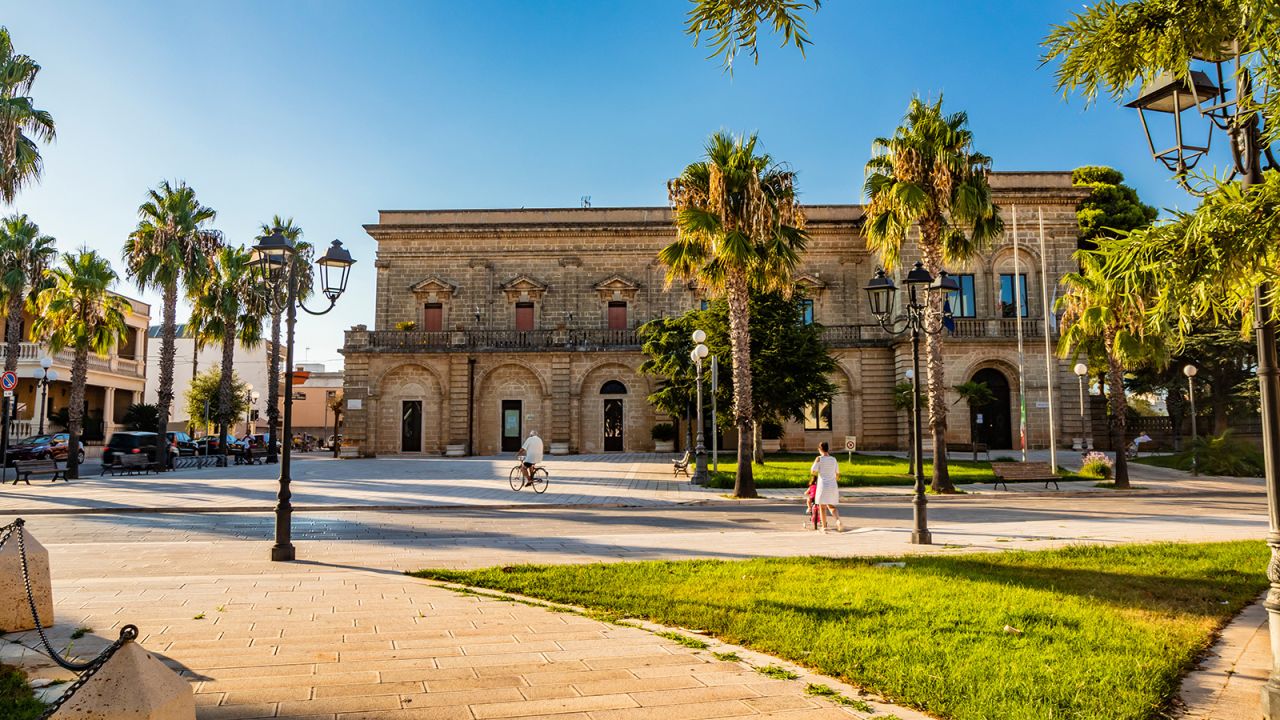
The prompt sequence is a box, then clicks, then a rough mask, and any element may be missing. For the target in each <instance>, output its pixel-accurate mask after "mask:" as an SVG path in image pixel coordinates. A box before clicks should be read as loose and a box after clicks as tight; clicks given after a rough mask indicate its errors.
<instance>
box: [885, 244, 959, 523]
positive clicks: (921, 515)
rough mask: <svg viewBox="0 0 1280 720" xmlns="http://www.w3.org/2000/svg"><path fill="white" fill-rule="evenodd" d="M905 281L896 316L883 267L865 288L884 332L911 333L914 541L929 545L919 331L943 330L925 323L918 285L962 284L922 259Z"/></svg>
mask: <svg viewBox="0 0 1280 720" xmlns="http://www.w3.org/2000/svg"><path fill="white" fill-rule="evenodd" d="M906 284H907V304H906V306H905V307H904V308H903V310H904V311H905V313H904V315H903V317H901V318H898V319H897V320H891V319H890V315H891V313H892V310H893V297H894V294H895V293H896V292H897V291H898V288H897V286H896V285H894V284H893V280H890V279H889V277H888V276H887V275H885V272H884V269H883V268H882V269H879V270H876V274H875V277H873V278H872V279H871V281H870V282H868V283H867V286H866V288H865V290H866V291H867V298H868V300H869V303H868V304H869V306H870V308H871V314H872V315H874V316H875V318H876V321H877V322H879V323H880V327H882V328H884V330H885V332H887V333H889V334H890V335H901V334H903V333H907V332H909V333H911V376H912V378H911V434H912V435H913V437H912V442H911V446H912V447H911V462H912V464H913V465H915V488H914V489H915V497H914V498H913V499H912V508H913V520H914V522H913V527H912V530H911V542H912V544H915V545H930V544H932V543H933V534H932V533H931V532H929V519H928V511H927V506H928V504H929V501H928V499H926V498H925V485H924V468H923V465H924V439H923V438H922V437H921V433H922V431H923V428H922V427H921V422H920V334H921V333H925V334H928V335H934V334H937V333H940V332H942V330H943V327H942V325H941V324H939V326H938V327H935V328H930V327H929V326H928V325H927V324H926V320H927V318H926V311H927V310H928V307H929V301H928V300H927V299H925V300H924V301H923V302H922V301H921V298H920V297H919V294H918V292H917V288H918V287H924V288H925V291H926V293H948V292H955V291H956V290H959V289H960V285H959V283H957V282H956V281H955V280H954V279H953V278H952V277H951V276H950V275H948V274H947V273H946V272H943V271H940V272H939V273H938V277H937V278H936V279H935V278H934V277H933V276H932V275H930V274H929V271H928V270H926V269H925V268H924V264H923V263H919V262H917V263H916V264H915V266H914V267H912V268H911V271H910V272H908V273H907V278H906ZM944 320H945V316H944ZM898 321H901V322H902V323H903V325H902V327H901V328H899V327H896V325H895V323H897V322H898Z"/></svg>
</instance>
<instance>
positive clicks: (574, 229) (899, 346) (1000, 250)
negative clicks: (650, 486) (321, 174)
mask: <svg viewBox="0 0 1280 720" xmlns="http://www.w3.org/2000/svg"><path fill="white" fill-rule="evenodd" d="M991 183H992V186H993V188H994V190H995V194H996V201H997V202H998V203H999V204H1000V205H1001V207H1002V211H1003V214H1004V217H1005V225H1006V233H1005V237H1004V239H1003V240H1002V241H1001V242H999V243H997V244H996V245H995V246H994V247H992V248H991V249H990V250H989V251H988V252H986V253H984V254H983V255H982V256H981V257H979V258H977V259H976V260H974V261H973V262H971V263H970V265H969V266H968V267H953V268H947V269H948V270H949V271H950V272H952V273H953V274H955V275H956V277H957V280H958V281H959V283H960V284H961V291H960V292H959V293H956V294H955V295H953V296H952V297H951V299H950V302H951V305H952V311H953V313H954V315H955V330H954V332H953V333H949V334H948V335H947V336H946V339H945V340H944V346H945V348H946V351H945V353H946V365H947V378H946V384H947V386H948V387H952V386H954V385H956V384H959V383H962V382H965V381H968V380H975V379H976V380H981V381H984V382H987V383H988V384H989V385H990V386H991V387H992V389H993V390H994V392H995V395H996V400H995V401H994V402H993V403H991V405H989V406H988V407H985V408H977V409H975V410H974V412H973V413H972V415H971V414H970V412H969V410H968V409H967V408H965V407H964V406H963V404H961V405H954V404H952V405H951V412H950V417H949V429H948V439H949V440H954V441H956V442H965V441H968V440H969V439H970V437H971V436H974V437H976V438H977V439H978V440H979V441H985V442H986V443H987V444H988V445H990V446H991V447H992V448H993V449H999V448H1010V447H1014V446H1015V444H1016V443H1017V441H1018V427H1019V425H1018V404H1017V403H1018V387H1019V372H1018V369H1019V352H1018V347H1017V334H1018V329H1019V327H1018V326H1019V324H1021V329H1022V332H1023V335H1024V342H1023V348H1024V352H1023V353H1022V356H1023V362H1022V363H1021V366H1022V385H1023V388H1024V392H1025V398H1026V406H1027V408H1028V410H1027V412H1028V437H1029V441H1030V443H1031V444H1032V445H1033V446H1035V445H1038V446H1041V447H1044V446H1046V445H1047V443H1048V431H1049V409H1048V405H1049V397H1048V388H1049V386H1050V384H1051V383H1052V386H1053V388H1054V391H1055V397H1054V401H1055V402H1054V403H1053V404H1054V408H1053V412H1054V415H1055V416H1056V419H1057V423H1056V426H1057V428H1058V438H1059V442H1060V444H1066V445H1069V444H1070V439H1071V438H1072V437H1081V436H1084V435H1086V434H1087V431H1085V430H1084V427H1085V425H1084V423H1083V422H1082V419H1081V416H1080V405H1079V400H1078V395H1077V393H1076V378H1075V376H1074V375H1072V374H1071V370H1070V363H1068V362H1066V361H1060V360H1057V359H1056V358H1052V357H1050V358H1048V363H1047V364H1046V356H1045V339H1044V338H1045V332H1046V327H1045V322H1044V319H1043V318H1044V313H1043V309H1044V307H1045V298H1046V295H1047V297H1048V301H1049V305H1050V307H1052V303H1053V299H1054V298H1055V297H1056V296H1057V295H1058V294H1059V291H1058V285H1059V282H1060V279H1061V277H1062V275H1063V274H1065V273H1066V272H1069V271H1071V270H1073V269H1074V268H1075V267H1076V266H1075V262H1074V260H1073V259H1072V253H1073V252H1074V251H1075V250H1076V248H1077V242H1078V234H1079V233H1078V230H1077V225H1076V216H1075V209H1076V205H1077V203H1078V202H1079V201H1080V199H1081V198H1082V197H1083V196H1084V192H1083V191H1081V190H1079V189H1078V188H1075V187H1073V186H1072V185H1071V177H1070V173H1066V172H1061V173H1059V172H1050V173H996V174H994V175H993V176H992V178H991ZM1015 208H1016V212H1017V219H1018V241H1019V242H1018V246H1019V247H1018V249H1017V251H1016V253H1015V249H1014V243H1013V224H1012V220H1013V215H1014V210H1015ZM805 212H806V215H807V218H808V230H809V233H810V244H809V249H808V250H807V251H806V253H805V256H804V259H803V262H802V265H801V267H800V270H799V272H798V277H797V280H798V282H800V283H801V284H803V285H804V286H805V287H806V290H807V295H808V297H809V298H810V299H811V303H812V307H811V308H809V311H808V312H807V315H808V316H810V317H811V318H812V320H813V321H814V322H817V323H819V324H821V325H823V326H825V328H826V330H825V332H826V337H827V339H828V341H829V343H830V345H831V346H832V352H833V354H834V355H835V357H836V359H837V362H838V365H839V370H838V371H837V372H836V374H835V377H834V381H835V383H836V385H837V386H838V387H839V389H840V392H839V394H838V395H837V396H836V397H835V398H833V400H832V402H831V403H830V405H829V406H827V407H820V408H814V409H813V410H812V411H811V412H810V413H809V417H808V418H807V419H806V420H805V422H803V423H795V422H792V423H788V425H787V427H786V429H785V432H784V436H783V438H782V446H783V447H784V448H789V449H797V450H799V449H812V448H813V447H814V446H815V445H816V444H817V443H818V442H819V441H820V440H828V441H832V442H833V445H836V446H841V445H843V441H844V438H845V437H846V436H854V437H857V438H858V440H857V442H858V446H859V447H860V448H867V449H871V448H901V447H906V446H907V444H908V440H907V438H908V434H907V433H908V428H907V417H906V414H905V413H902V412H899V411H897V410H896V409H895V407H894V400H893V395H894V386H895V384H897V383H899V382H902V381H904V380H905V378H906V374H907V370H908V369H909V368H910V366H911V350H910V342H909V339H907V338H905V337H897V336H891V335H889V334H888V333H886V332H885V331H884V330H883V329H881V328H880V327H879V326H878V325H877V324H876V321H875V319H874V318H873V317H872V316H871V315H870V313H869V311H868V309H867V303H866V298H865V292H864V291H863V287H864V286H865V285H866V283H867V281H868V280H869V279H870V278H871V277H872V276H873V274H874V273H875V270H876V268H877V266H878V265H879V260H878V258H877V257H876V256H875V255H874V254H873V253H871V252H870V251H868V250H867V248H866V240H865V238H864V236H863V235H862V232H861V222H862V214H863V208H862V207H861V206H857V205H820V206H809V207H806V208H805ZM1041 217H1043V227H1044V253H1043V255H1042V253H1041V249H1040V237H1041V235H1040V222H1039V221H1040V218H1041ZM365 229H366V231H367V232H368V233H369V234H370V236H372V237H373V239H374V240H375V241H376V242H377V244H378V250H377V259H376V261H375V266H376V271H377V290H376V292H377V297H376V316H375V318H374V324H373V327H372V328H369V327H367V326H365V325H359V326H356V327H354V328H352V329H351V330H349V331H348V332H347V333H346V340H345V345H344V348H343V355H344V356H345V358H346V368H345V379H344V391H345V397H346V404H347V411H346V412H347V414H346V417H345V418H344V422H343V425H344V434H345V435H346V437H347V441H348V442H349V443H352V444H355V445H358V447H359V449H360V452H361V453H362V454H364V455H380V454H441V453H444V454H451V455H464V454H480V455H492V454H495V453H501V452H511V451H513V450H515V449H517V448H518V447H519V445H520V442H521V438H522V437H523V436H527V434H528V432H529V431H530V430H537V431H538V433H539V435H541V436H542V437H543V438H544V440H546V441H547V442H548V443H549V447H550V451H551V452H552V453H598V452H611V451H623V452H644V451H652V450H653V448H654V442H653V440H652V439H651V435H650V432H651V429H652V427H653V425H654V424H655V423H658V422H665V421H667V418H666V417H659V416H658V415H657V414H656V413H655V411H654V410H653V408H652V407H651V406H650V405H649V403H648V402H647V401H646V397H647V396H648V395H649V394H650V393H652V392H653V391H654V390H655V389H656V387H657V383H658V380H657V379H656V378H653V377H649V376H646V375H643V374H640V373H639V372H638V368H639V367H640V364H641V363H642V362H643V360H644V357H643V355H642V354H641V352H640V348H639V341H638V339H637V336H636V328H638V327H639V326H640V325H642V324H644V323H645V322H647V321H649V320H652V319H654V318H657V317H662V316H667V315H677V314H680V313H683V312H685V311H686V310H689V309H693V308H697V307H699V306H700V305H701V303H702V302H704V301H705V300H706V298H705V297H704V296H703V295H702V293H701V292H700V290H699V288H698V287H697V286H696V285H695V284H691V283H674V284H669V283H668V282H667V281H666V276H665V268H664V267H663V266H662V264H661V263H660V262H659V261H658V259H657V254H658V251H659V250H660V249H661V248H662V247H664V246H665V245H667V244H668V243H670V242H671V241H672V240H674V238H675V230H674V227H673V225H672V221H671V214H670V211H669V210H668V209H666V208H599V209H597V208H582V209H545V210H542V209H539V210H523V209H522V210H442V211H384V212H381V213H380V217H379V222H378V223H377V224H375V225H367V226H366V227H365ZM918 256H919V253H918V251H917V250H916V248H915V247H914V245H913V244H910V243H909V244H908V246H907V247H906V248H904V251H903V253H902V259H903V263H902V266H900V267H899V268H897V269H896V270H895V273H896V274H897V276H898V280H899V284H901V277H902V275H903V274H905V269H906V268H909V267H910V264H911V263H912V262H914V260H915V259H917V258H918ZM1015 293H1016V294H1015ZM1019 301H1021V302H1019ZM1019 305H1021V309H1022V315H1023V317H1022V318H1021V320H1020V319H1019V318H1018V317H1017V312H1018V306H1019ZM1049 325H1050V327H1049V328H1047V330H1048V333H1049V335H1050V340H1051V342H1053V343H1055V344H1056V328H1055V327H1053V325H1055V323H1053V322H1050V323H1049ZM726 370H727V368H726ZM956 399H957V398H956V397H952V398H951V399H950V401H949V402H950V403H954V401H955V400H956Z"/></svg>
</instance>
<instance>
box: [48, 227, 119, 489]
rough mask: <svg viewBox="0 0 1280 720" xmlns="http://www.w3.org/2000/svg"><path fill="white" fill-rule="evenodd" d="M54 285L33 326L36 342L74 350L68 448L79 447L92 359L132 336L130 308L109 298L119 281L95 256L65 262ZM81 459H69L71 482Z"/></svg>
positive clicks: (53, 274)
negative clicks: (128, 321) (128, 320)
mask: <svg viewBox="0 0 1280 720" xmlns="http://www.w3.org/2000/svg"><path fill="white" fill-rule="evenodd" d="M49 279H50V283H49V286H48V287H47V288H45V289H44V290H42V291H41V292H40V294H39V295H38V296H37V297H36V302H35V303H34V307H33V310H34V311H35V312H34V314H35V321H34V323H32V325H33V329H34V331H35V335H36V337H39V338H41V339H42V340H43V341H44V342H45V343H47V344H48V346H49V350H50V351H52V352H59V351H61V350H64V349H66V348H70V349H72V350H73V351H74V352H75V357H74V359H73V360H72V361H71V404H70V406H69V407H68V413H67V414H68V417H69V422H68V425H67V431H68V432H69V433H70V434H71V439H70V441H69V442H68V444H67V447H70V448H78V447H80V436H81V434H82V433H83V431H84V396H85V383H86V382H87V380H88V377H89V353H90V352H93V353H96V354H97V355H98V356H99V357H106V356H107V353H109V352H111V350H112V348H114V347H115V346H116V344H117V343H119V342H120V340H121V338H123V337H124V335H125V333H126V332H127V330H128V326H127V325H126V324H125V313H126V311H127V310H128V307H129V305H128V303H127V302H126V301H125V300H124V298H122V297H120V296H119V295H116V294H115V293H112V292H111V286H112V285H114V284H115V282H116V279H117V276H116V273H115V271H114V270H112V269H111V262H110V261H108V260H107V259H106V258H104V257H102V256H101V255H99V254H97V253H96V252H93V251H92V250H81V251H79V252H77V253H75V254H69V253H68V254H65V255H63V256H62V266H61V267H55V268H54V269H52V270H50V271H49ZM79 470H80V462H79V453H75V452H69V453H67V477H70V478H74V477H78V476H79Z"/></svg>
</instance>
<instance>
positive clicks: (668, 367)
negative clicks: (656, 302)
mask: <svg viewBox="0 0 1280 720" xmlns="http://www.w3.org/2000/svg"><path fill="white" fill-rule="evenodd" d="M698 315H699V312H698V311H697V310H690V311H689V312H686V313H684V314H683V315H676V316H671V317H660V318H657V319H656V320H650V321H649V322H647V323H645V324H644V325H641V326H640V327H639V329H638V330H637V331H636V334H637V335H639V337H640V343H641V344H640V351H641V352H643V353H644V355H645V361H644V362H643V363H641V365H640V372H642V373H644V374H646V375H650V376H652V377H655V378H657V379H658V389H657V390H656V391H654V392H653V393H652V394H651V395H649V397H648V400H649V403H650V404H652V405H653V407H654V408H656V409H657V410H658V411H659V412H661V413H664V414H666V415H669V416H671V417H672V418H673V419H678V418H681V417H685V416H687V415H688V414H689V408H690V407H691V406H692V405H693V403H694V398H695V397H696V392H697V382H696V378H695V377H694V374H693V369H692V365H693V363H692V362H691V361H690V360H689V351H690V350H692V349H693V340H692V335H693V331H694V330H695V329H696V328H697V327H698Z"/></svg>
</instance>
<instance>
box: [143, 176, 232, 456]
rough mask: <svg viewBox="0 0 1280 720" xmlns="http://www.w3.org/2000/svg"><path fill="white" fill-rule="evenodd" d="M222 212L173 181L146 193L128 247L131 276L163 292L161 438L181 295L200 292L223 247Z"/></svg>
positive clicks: (170, 399) (169, 397) (158, 400)
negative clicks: (218, 220)
mask: <svg viewBox="0 0 1280 720" xmlns="http://www.w3.org/2000/svg"><path fill="white" fill-rule="evenodd" d="M216 216H217V213H215V212H214V211H213V209H212V208H208V207H205V206H204V205H201V204H200V202H199V201H198V200H197V199H196V193H195V190H192V189H191V187H189V186H188V185H187V184H186V183H183V182H179V183H178V184H177V185H173V184H170V183H169V181H168V180H165V181H163V182H161V183H160V185H159V187H157V188H156V189H154V190H150V191H148V193H147V201H146V202H144V203H142V205H141V206H139V207H138V217H139V221H138V227H137V229H136V230H134V231H133V233H132V234H130V235H129V239H128V240H126V241H125V244H124V260H125V265H126V272H127V274H128V276H129V277H130V279H132V280H133V281H134V283H136V284H137V286H138V289H140V290H146V289H149V288H154V289H158V290H160V292H161V296H162V308H163V309H162V313H163V314H162V318H161V332H160V382H159V388H158V391H157V397H156V405H157V406H158V407H159V408H160V424H159V427H158V428H157V432H159V433H160V434H161V435H163V434H164V433H165V431H166V430H168V426H169V415H170V412H171V411H172V409H173V363H174V356H175V354H176V353H175V350H176V348H175V344H174V340H175V336H176V334H177V328H178V321H177V311H178V291H179V289H182V290H184V291H186V293H187V294H188V295H190V294H192V293H193V292H195V291H196V290H198V289H199V288H200V286H201V285H202V284H203V282H204V279H205V273H206V271H207V270H206V269H207V268H208V267H209V258H210V257H211V256H212V255H213V254H214V253H215V252H216V251H217V249H218V247H219V246H220V245H221V244H222V237H221V235H220V234H219V233H218V231H217V230H213V229H212V228H210V227H208V225H209V223H211V222H213V219H214V218H215V217H216Z"/></svg>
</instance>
